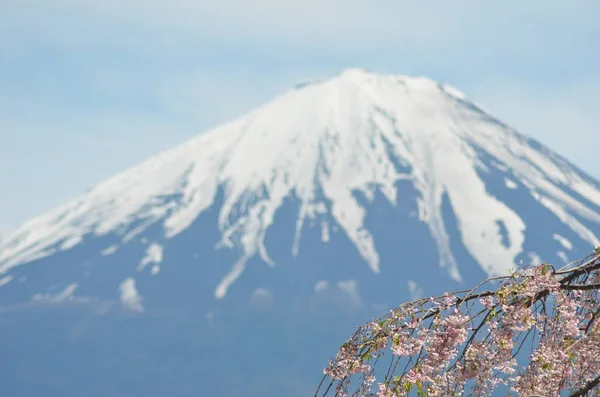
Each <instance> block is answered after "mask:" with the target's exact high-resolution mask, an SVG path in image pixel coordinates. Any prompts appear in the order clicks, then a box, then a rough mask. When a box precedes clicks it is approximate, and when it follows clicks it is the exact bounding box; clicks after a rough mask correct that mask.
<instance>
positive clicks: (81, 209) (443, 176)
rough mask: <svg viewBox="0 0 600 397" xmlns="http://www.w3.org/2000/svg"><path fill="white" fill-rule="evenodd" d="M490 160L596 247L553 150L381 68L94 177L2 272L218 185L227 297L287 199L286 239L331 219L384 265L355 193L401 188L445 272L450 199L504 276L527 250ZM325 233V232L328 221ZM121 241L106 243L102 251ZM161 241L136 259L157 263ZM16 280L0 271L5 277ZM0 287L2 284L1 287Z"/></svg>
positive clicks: (430, 84) (39, 225)
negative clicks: (494, 190)
mask: <svg viewBox="0 0 600 397" xmlns="http://www.w3.org/2000/svg"><path fill="white" fill-rule="evenodd" d="M484 157H486V158H491V159H492V163H493V166H494V167H496V168H498V169H502V170H504V171H507V172H509V173H510V174H511V176H512V179H514V180H508V179H507V182H506V183H507V186H509V183H510V188H511V189H515V188H516V187H517V184H516V182H515V181H518V182H519V183H520V184H522V185H524V186H526V187H527V189H528V191H529V194H530V195H531V196H532V197H533V198H535V200H537V201H538V202H539V203H540V204H541V205H542V206H544V207H545V208H547V209H548V210H549V211H551V212H552V213H553V214H554V216H556V217H557V218H558V219H559V220H560V221H561V222H562V223H564V224H565V225H566V226H567V227H568V228H569V229H571V230H572V231H573V232H574V233H576V234H577V235H578V236H579V237H580V238H581V239H582V240H583V241H585V242H588V243H589V244H591V245H596V244H599V239H598V237H597V236H596V235H595V234H594V233H593V232H592V231H591V230H590V229H589V224H599V225H600V215H599V214H598V212H597V211H598V208H600V188H599V185H598V183H596V182H595V181H593V180H592V179H591V178H588V177H586V176H585V175H583V174H582V173H581V172H580V171H578V170H576V169H575V168H574V167H573V166H571V165H570V164H568V163H567V162H566V161H565V160H563V159H562V158H560V157H559V156H557V155H555V154H553V153H551V152H549V151H548V150H547V149H544V148H543V147H541V146H540V145H538V144H537V143H535V142H534V141H532V140H529V139H527V138H525V137H524V136H522V135H520V134H518V133H517V132H516V131H514V130H513V129H511V128H509V127H507V126H505V125H504V124H502V123H500V122H498V121H497V120H495V119H494V118H493V117H492V116H490V115H489V114H488V113H487V112H486V111H484V110H482V109H481V108H480V107H478V106H477V105H475V104H473V103H472V102H470V101H469V100H468V99H467V98H466V97H465V96H464V95H463V94H462V93H460V92H459V91H457V90H456V89H454V88H451V87H448V86H445V85H442V84H438V83H436V82H434V81H431V80H429V79H426V78H420V77H419V78H413V77H406V76H393V75H378V74H373V73H368V72H365V71H362V70H356V69H349V70H346V71H344V72H343V73H342V74H340V75H338V76H336V77H334V78H332V79H330V80H327V81H324V82H319V83H314V84H309V85H304V86H302V87H301V88H297V89H293V90H291V91H289V92H287V93H285V94H284V95H282V96H281V97H279V98H276V99H275V100H273V101H271V102H269V103H267V104H265V105H264V106H262V107H261V108H259V109H257V110H255V111H253V112H251V113H249V114H247V115H245V116H243V117H241V118H239V119H237V120H235V121H233V122H230V123H228V124H225V125H223V126H221V127H218V128H216V129H214V130H212V131H209V132H206V133H204V134H202V135H199V136H198V137H196V138H195V139H192V140H190V141H189V142H186V143H184V144H183V145H181V146H178V147H176V148H174V149H172V150H169V151H166V152H164V153H162V154H160V155H157V156H155V157H153V158H151V159H149V160H147V161H145V162H143V163H142V164H140V165H138V166H136V167H133V168H132V169H130V170H128V171H126V172H124V173H122V174H120V175H117V176H116V177H114V178H112V179H110V180H107V181H105V182H104V183H101V184H99V185H97V186H96V187H95V188H94V189H92V190H91V191H89V192H88V193H86V194H85V195H83V196H81V197H79V198H76V199H74V200H72V201H71V202H69V203H67V204H65V205H63V206H61V207H59V208H57V209H55V210H54V211H51V212H48V213H46V214H44V215H42V216H40V217H38V218H35V219H33V220H31V221H29V222H27V223H26V224H24V225H23V226H21V227H20V228H19V229H18V230H15V231H14V232H13V233H12V234H8V235H7V236H5V238H4V239H3V240H2V241H1V242H0V278H1V277H2V276H3V275H6V274H7V273H8V272H9V271H10V270H11V269H12V268H13V267H15V266H18V265H22V264H25V263H27V262H31V261H33V260H35V259H39V258H42V257H46V256H49V255H52V254H53V253H54V252H56V251H62V250H68V249H70V248H72V247H74V246H76V245H78V244H79V243H80V242H82V241H83V239H84V237H85V236H87V235H88V234H92V235H96V236H99V235H106V234H107V233H117V234H118V235H120V236H121V242H120V244H126V243H127V242H128V241H129V240H131V239H132V238H133V237H134V236H136V235H137V234H139V233H141V232H143V231H144V230H145V229H146V228H148V227H149V226H150V225H153V224H157V223H159V224H161V225H162V227H163V229H164V236H165V237H166V238H172V237H174V236H176V235H178V234H179V233H181V232H182V231H183V230H185V229H186V228H187V227H189V226H190V225H191V224H192V222H193V221H194V220H195V219H197V217H198V216H199V215H200V214H201V213H203V211H205V210H206V209H207V208H209V207H210V206H211V204H213V202H214V200H215V197H216V194H217V191H218V189H219V188H220V187H223V188H224V192H225V196H224V203H223V205H222V207H221V208H220V212H219V218H218V227H219V230H220V232H221V242H220V243H219V246H222V247H234V248H237V249H238V252H240V255H239V257H238V259H237V260H236V261H235V263H233V264H232V265H231V270H230V272H229V273H228V274H227V275H226V276H225V277H224V278H223V279H222V281H221V283H220V284H219V285H218V286H217V287H216V290H215V296H216V297H217V298H221V297H223V296H225V294H226V293H227V290H228V288H229V287H230V286H231V284H232V283H233V282H235V280H236V279H238V278H239V277H240V275H241V274H242V272H243V271H244V267H245V265H246V263H247V261H248V260H249V259H250V258H252V257H254V256H257V255H258V256H259V257H260V258H261V259H262V260H263V261H264V262H265V263H267V264H269V265H271V266H275V265H276V264H275V263H274V262H273V261H272V260H271V258H270V257H269V252H268V250H267V248H266V247H265V244H264V239H265V233H266V232H267V230H268V229H269V227H270V226H271V225H272V224H273V221H274V215H275V213H276V211H277V210H278V209H279V208H280V207H281V206H282V204H283V202H284V199H286V198H288V197H290V196H291V195H294V196H295V197H296V198H297V199H298V200H299V202H300V207H299V213H298V214H297V221H296V232H295V240H294V244H293V246H292V247H290V249H291V250H292V251H293V252H294V253H297V252H298V249H299V248H298V247H299V244H300V240H301V232H302V228H303V225H304V223H305V222H306V221H307V220H309V219H317V218H318V217H319V216H320V215H322V214H324V213H328V212H329V215H330V216H331V217H332V218H333V219H334V220H335V222H337V224H338V225H339V226H340V227H341V229H343V231H344V232H345V233H346V235H347V236H348V238H349V239H350V240H351V241H352V243H353V244H354V245H355V246H356V248H357V249H358V251H359V252H360V255H361V256H362V258H363V259H364V261H365V262H366V263H367V264H368V266H370V268H371V269H372V271H373V272H378V271H379V267H380V259H379V254H378V252H377V250H376V248H375V241H374V236H373V235H372V234H371V232H370V231H369V230H367V229H366V228H365V224H364V219H365V211H366V210H365V208H364V207H363V206H362V205H361V204H360V203H359V201H357V199H356V197H355V195H354V192H355V191H360V192H362V193H363V194H364V195H365V196H366V197H367V198H370V199H371V200H372V199H373V195H374V193H375V191H376V190H379V191H380V192H382V193H383V194H384V195H385V197H386V198H387V200H389V202H390V203H391V204H392V205H395V204H396V202H397V200H398V199H399V197H397V194H398V191H397V188H396V183H397V182H398V181H399V180H409V181H411V182H412V184H413V185H414V187H415V188H416V189H417V191H418V192H419V197H418V199H417V200H418V208H419V214H418V216H419V219H420V220H421V221H423V222H425V223H426V224H427V225H428V228H429V230H430V232H431V234H432V236H433V237H434V240H435V242H436V244H437V249H438V250H439V253H440V258H441V263H440V265H441V266H442V267H444V268H446V269H447V271H448V272H449V274H450V276H451V277H452V278H454V279H456V280H460V279H461V271H460V269H459V266H458V264H457V263H456V260H455V258H454V255H453V252H452V250H451V248H450V243H449V236H448V230H447V226H446V225H445V223H444V218H443V216H442V210H441V207H442V200H443V197H444V195H447V197H448V198H449V200H450V203H451V207H452V210H453V211H454V213H455V215H456V219H457V223H458V229H459V231H460V235H461V238H462V241H463V243H464V245H465V247H466V248H467V250H468V251H469V253H470V254H471V255H472V256H473V257H474V258H475V259H476V261H477V262H478V263H479V264H480V266H481V267H482V268H483V269H484V270H485V271H486V272H487V273H488V274H499V273H503V272H505V271H506V270H507V269H508V268H510V267H512V266H513V264H514V263H515V258H516V257H517V256H518V255H519V254H521V253H523V244H524V242H525V240H526V234H525V231H526V228H527V225H526V224H525V223H524V221H523V219H522V218H521V216H519V214H518V213H517V212H516V211H515V210H514V209H512V208H510V207H509V206H508V205H507V204H505V203H504V202H503V201H501V200H500V199H499V198H497V197H494V196H493V195H491V194H490V193H489V192H488V189H486V181H485V174H486V173H487V172H488V171H489V167H490V165H489V164H490V163H489V162H486V161H483V158H484ZM322 228H323V238H325V237H327V236H328V233H329V232H328V230H329V229H328V228H329V226H328V225H327V224H325V223H323V224H322ZM118 249H119V247H118V246H112V247H107V248H106V249H105V251H104V252H103V254H104V255H110V254H112V253H114V252H116V251H117V250H118ZM161 257H162V248H161V247H160V245H153V246H152V249H151V250H149V251H148V252H147V256H146V257H145V258H143V259H142V260H141V263H140V267H142V268H143V267H144V266H146V265H148V264H151V265H153V268H152V269H153V274H155V273H158V271H159V270H160V267H159V262H160V258H161ZM7 277H10V276H5V277H3V278H2V280H4V281H3V282H5V283H8V282H9V281H10V278H7ZM0 284H1V282H0Z"/></svg>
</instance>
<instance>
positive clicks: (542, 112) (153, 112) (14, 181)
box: [0, 0, 600, 232]
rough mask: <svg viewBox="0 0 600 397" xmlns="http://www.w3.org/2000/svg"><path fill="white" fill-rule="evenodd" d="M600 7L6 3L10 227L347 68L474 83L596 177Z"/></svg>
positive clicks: (131, 0)
mask: <svg viewBox="0 0 600 397" xmlns="http://www.w3.org/2000/svg"><path fill="white" fill-rule="evenodd" d="M598 18H600V2H598V1H597V0H589V1H583V0H581V1H578V0H570V1H562V2H558V1H553V0H546V1H538V0H530V1H527V2H521V1H513V0H505V1H502V2H491V1H490V2H484V1H481V0H477V1H476V0H453V1H442V0H438V1H427V2H424V1H416V0H415V1H402V0H395V1H391V0H369V1H359V0H345V1H339V0H330V1H327V0H320V1H317V0H279V1H276V0H245V1H242V0H219V1H214V0H211V1H205V0H196V1H191V0H169V1H155V0H121V1H115V0H4V1H2V2H1V4H0V170H1V171H0V189H1V191H0V193H1V194H0V215H1V216H0V232H1V231H3V230H6V229H10V228H12V227H15V226H17V225H18V224H19V223H21V222H23V221H26V220H27V219H28V218H30V217H32V216H35V215H38V214H40V213H41V212H43V211H44V210H47V209H51V208H53V207H54V206H56V205H59V204H61V203H63V202H64V201H66V200H68V199H69V198H72V197H75V196H77V195H78V194H81V193H83V192H84V191H85V190H86V189H88V188H89V187H91V186H93V185H95V184H96V183H98V182H100V181H101V180H103V179H105V178H108V177H110V176H111V175H113V174H115V173H117V172H120V171H123V170H124V169H126V168H127V167H129V166H132V165H134V164H136V163H137V162H139V161H140V160H143V159H145V158H147V157H148V156H150V155H152V154H155V153H157V152H159V151H161V150H163V149H166V148H169V147H171V146H173V145H175V144H178V143H180V142H183V141H185V140H186V139H188V138H190V137H192V136H194V135H196V134H199V133H202V132H203V131H205V130H206V129H208V128H210V127H213V126H216V125H218V124H219V123H221V122H224V121H227V120H229V119H231V118H233V117H236V116H239V115H241V114H242V113H244V112H245V111H247V110H250V109H252V108H253V107H255V106H258V105H260V104H261V103H263V102H264V101H266V100H268V99H270V98H272V97H274V96H276V95H277V94H279V93H281V92H282V91H284V90H286V89H287V88H289V87H290V86H292V85H294V84H296V83H298V82H301V81H305V80H311V79H319V78H327V77H330V76H333V75H335V74H337V73H338V72H339V71H340V70H342V69H344V68H347V67H362V68H366V69H369V70H372V71H376V72H384V73H399V74H411V75H425V76H427V77H430V78H433V79H436V80H439V81H442V82H445V83H448V84H450V85H453V86H455V87H457V88H458V89H460V90H461V91H463V92H465V93H466V94H467V95H469V96H470V97H471V98H472V99H474V100H475V101H477V102H479V103H481V104H482V105H483V106H484V107H486V108H487V109H489V110H491V111H492V113H494V114H495V115H496V116H498V117H499V118H501V119H502V120H503V121H505V122H507V123H508V124H511V125H513V126H515V127H516V128H517V129H519V130H520V131H521V132H522V133H524V134H526V135H529V136H531V137H534V138H536V139H538V140H540V141H541V142H543V143H545V144H546V145H548V146H550V147H551V148H553V149H555V150H556V151H558V152H559V153H561V154H563V155H564V156H566V157H567V158H569V159H570V160H572V161H573V162H574V163H575V164H577V165H579V166H580V167H581V168H583V169H584V170H585V171H587V172H588V173H590V174H592V175H593V176H595V177H597V178H600V167H599V166H598V165H597V160H596V158H597V152H598V139H597V138H599V137H600V128H599V127H598V126H600V112H599V111H598V105H599V104H600V67H599V65H600V44H599V43H600V24H598Z"/></svg>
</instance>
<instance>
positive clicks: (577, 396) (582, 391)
mask: <svg viewBox="0 0 600 397" xmlns="http://www.w3.org/2000/svg"><path fill="white" fill-rule="evenodd" d="M599 384H600V375H598V376H596V377H595V378H594V379H592V380H591V381H589V382H588V383H586V384H585V385H583V386H582V387H581V388H580V389H578V390H576V391H575V392H574V393H572V394H570V395H569V397H583V396H585V395H586V394H587V392H589V391H590V390H592V389H593V388H594V387H596V386H598V385H599Z"/></svg>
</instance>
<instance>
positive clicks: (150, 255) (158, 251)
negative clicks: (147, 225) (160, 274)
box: [137, 243, 163, 274]
mask: <svg viewBox="0 0 600 397" xmlns="http://www.w3.org/2000/svg"><path fill="white" fill-rule="evenodd" d="M162 260H163V247H162V245H160V244H157V243H152V244H150V245H149V246H148V248H146V255H145V256H144V257H143V258H142V260H141V262H140V264H139V265H138V268H137V270H138V272H141V271H142V270H144V269H145V268H146V266H148V265H150V264H156V265H157V264H160V263H161V262H162ZM153 271H154V270H152V272H153ZM153 274H155V273H153Z"/></svg>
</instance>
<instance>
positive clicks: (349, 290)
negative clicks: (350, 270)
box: [337, 280, 362, 304]
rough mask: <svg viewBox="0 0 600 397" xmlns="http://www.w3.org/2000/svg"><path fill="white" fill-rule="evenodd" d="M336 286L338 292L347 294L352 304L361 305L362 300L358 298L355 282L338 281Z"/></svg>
mask: <svg viewBox="0 0 600 397" xmlns="http://www.w3.org/2000/svg"><path fill="white" fill-rule="evenodd" d="M337 286H338V288H339V289H340V290H342V291H344V292H345V293H346V294H348V297H349V298H350V300H351V301H352V302H354V303H356V304H361V302H362V299H361V297H360V293H359V292H358V283H357V282H356V280H345V281H339V282H338V283H337Z"/></svg>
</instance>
